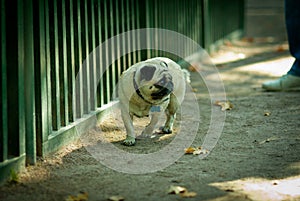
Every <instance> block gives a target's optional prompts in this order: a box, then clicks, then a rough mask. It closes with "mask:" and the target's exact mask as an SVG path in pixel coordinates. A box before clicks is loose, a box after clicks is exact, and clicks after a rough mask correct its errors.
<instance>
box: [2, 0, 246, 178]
mask: <svg viewBox="0 0 300 201" xmlns="http://www.w3.org/2000/svg"><path fill="white" fill-rule="evenodd" d="M225 2H226V3H225ZM243 6H244V5H243V0H229V1H223V0H188V1H182V0H164V1H160V0H115V1H110V0H88V1H83V0H1V14H0V21H1V33H0V34H1V35H0V38H1V50H0V51H1V54H0V60H1V82H0V83H1V87H0V96H1V98H0V105H1V116H0V180H2V179H3V178H6V177H7V175H9V171H10V169H14V170H19V169H20V168H23V167H25V163H27V164H34V163H35V162H36V156H44V155H47V154H48V153H50V152H53V151H55V150H57V149H59V148H60V147H61V146H63V145H66V144H67V143H69V142H70V141H72V140H74V139H76V138H78V136H77V135H76V126H77V127H78V126H80V127H81V128H82V131H84V130H85V129H87V127H88V125H89V123H88V122H89V121H90V117H91V116H92V115H94V114H95V113H96V114H97V113H100V112H101V111H102V109H101V108H103V106H105V105H106V104H108V103H109V102H110V101H111V100H112V99H114V98H115V97H112V95H111V94H113V93H112V92H113V90H114V88H115V86H116V83H117V80H118V77H119V75H120V74H121V72H122V71H123V70H124V69H126V68H127V67H129V66H130V65H132V64H134V63H136V62H138V61H140V60H143V59H146V58H148V57H153V56H170V55H169V54H168V53H166V52H161V51H157V50H141V51H135V52H130V53H128V54H127V55H117V56H116V57H117V58H118V60H117V61H115V62H114V63H113V64H111V66H110V67H109V68H108V69H107V70H106V71H105V72H104V70H103V69H99V68H97V67H99V64H100V63H101V62H102V60H108V58H111V56H112V54H119V53H120V52H122V51H121V50H122V49H125V48H129V49H130V48H132V47H138V46H139V45H140V43H141V42H143V40H145V38H142V37H140V36H139V35H129V36H128V37H126V38H125V37H124V38H122V40H117V41H116V42H115V44H113V46H114V47H116V49H117V51H115V50H112V49H111V48H110V47H105V49H104V50H105V51H104V52H102V53H101V55H100V56H92V57H88V56H89V54H90V53H91V52H92V51H93V50H95V49H96V48H97V47H98V46H99V45H100V44H101V43H103V42H104V41H106V40H107V39H109V38H111V37H113V36H115V35H117V34H120V33H124V32H127V31H130V30H134V29H140V28H163V29H169V30H173V31H176V32H179V33H181V34H184V35H186V36H188V37H190V38H191V39H193V40H194V41H196V42H197V43H199V44H200V45H202V46H204V47H205V48H207V50H212V49H213V48H214V47H215V42H217V41H220V40H221V39H224V38H226V37H228V36H232V35H240V34H241V31H242V30H243ZM234 33H235V34H234ZM236 33H238V34H236ZM154 39H155V40H157V41H159V38H158V36H154ZM86 58H89V59H87V60H86ZM83 64H84V65H86V67H87V68H84V69H85V70H84V72H83V74H82V75H83V76H82V77H81V78H80V79H79V80H78V83H76V75H77V73H78V72H79V69H81V67H82V65H83ZM99 73H100V74H101V73H104V74H103V79H101V80H100V82H99V83H96V81H97V77H96V76H97V74H99ZM75 84H78V86H80V87H76V88H75ZM96 86H97V88H96ZM95 90H96V91H97V94H96V95H95V94H94V93H93V91H95Z"/></svg>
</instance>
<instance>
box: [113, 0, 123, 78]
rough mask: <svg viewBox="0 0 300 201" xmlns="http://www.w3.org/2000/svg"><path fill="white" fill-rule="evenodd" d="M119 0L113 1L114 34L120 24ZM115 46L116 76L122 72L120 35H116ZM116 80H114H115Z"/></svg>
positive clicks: (118, 32) (118, 31)
mask: <svg viewBox="0 0 300 201" xmlns="http://www.w3.org/2000/svg"><path fill="white" fill-rule="evenodd" d="M119 2H120V1H119V0H117V1H115V4H116V5H115V10H116V12H115V13H116V26H115V27H116V34H120V26H121V24H120V17H121V16H120V15H119V13H120V12H121V11H120V8H119ZM116 47H118V48H117V51H116V53H117V55H116V58H118V60H117V63H116V66H117V77H119V75H121V73H122V68H121V53H120V52H121V48H122V45H121V43H120V37H117V44H116ZM117 80H118V78H117ZM117 80H116V81H117Z"/></svg>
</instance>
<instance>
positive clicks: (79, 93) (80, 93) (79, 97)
mask: <svg viewBox="0 0 300 201" xmlns="http://www.w3.org/2000/svg"><path fill="white" fill-rule="evenodd" d="M81 2H82V1H80V0H77V36H78V40H77V42H78V67H79V69H78V70H79V71H80V70H82V42H81V38H82V37H81V32H82V30H81V10H80V9H81ZM77 76H78V75H76V77H77ZM76 80H77V83H76V89H77V90H78V91H77V92H76V93H77V95H76V99H77V101H76V102H77V108H78V112H77V118H81V117H82V115H83V105H82V104H83V88H82V85H83V78H82V76H80V77H78V78H76Z"/></svg>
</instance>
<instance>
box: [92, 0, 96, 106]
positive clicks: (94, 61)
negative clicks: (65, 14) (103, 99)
mask: <svg viewBox="0 0 300 201" xmlns="http://www.w3.org/2000/svg"><path fill="white" fill-rule="evenodd" d="M90 9H91V19H92V21H91V23H92V24H91V32H92V47H91V50H92V58H91V65H90V66H91V71H90V77H91V110H96V107H97V96H96V94H95V92H96V89H97V83H96V75H97V71H96V68H97V65H96V25H95V1H94V0H91V7H90Z"/></svg>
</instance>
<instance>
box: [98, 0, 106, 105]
mask: <svg viewBox="0 0 300 201" xmlns="http://www.w3.org/2000/svg"><path fill="white" fill-rule="evenodd" d="M101 2H102V1H101V0H98V2H97V4H98V38H99V44H100V45H101V46H100V48H99V51H98V63H99V66H98V68H99V70H98V71H99V75H101V76H103V73H104V72H103V67H104V66H102V64H103V55H104V52H103V47H102V42H103V41H104V40H105V39H104V38H103V34H102V26H103V23H102V11H101V6H102V4H101ZM98 84H99V85H98V93H97V95H98V98H99V101H98V106H102V105H104V80H103V79H102V77H101V78H100V80H99V83H98Z"/></svg>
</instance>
